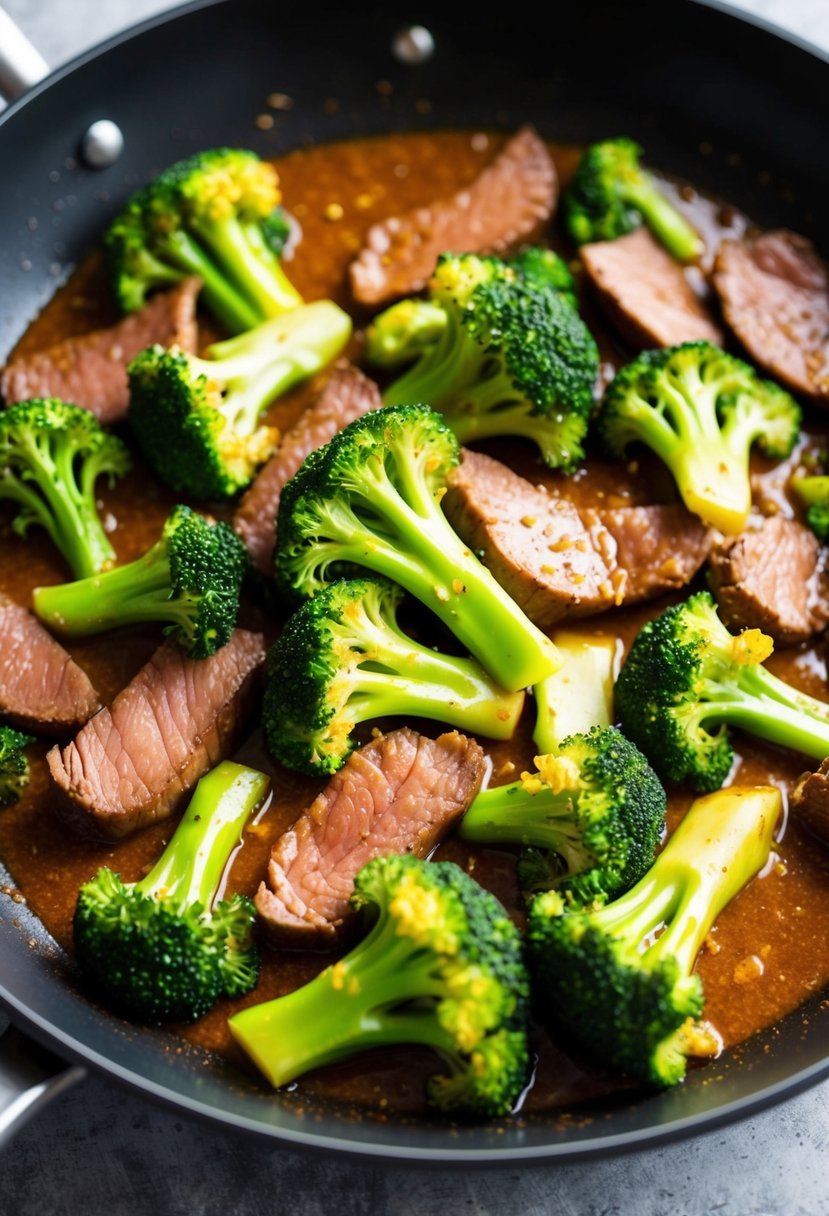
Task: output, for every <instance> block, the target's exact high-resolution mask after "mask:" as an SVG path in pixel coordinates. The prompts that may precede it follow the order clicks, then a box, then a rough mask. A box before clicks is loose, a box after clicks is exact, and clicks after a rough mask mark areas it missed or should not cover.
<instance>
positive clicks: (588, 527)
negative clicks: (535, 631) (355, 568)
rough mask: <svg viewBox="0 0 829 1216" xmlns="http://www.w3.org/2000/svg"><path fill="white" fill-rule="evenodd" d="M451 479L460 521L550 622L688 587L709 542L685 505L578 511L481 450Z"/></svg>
mask: <svg viewBox="0 0 829 1216" xmlns="http://www.w3.org/2000/svg"><path fill="white" fill-rule="evenodd" d="M449 486H450V488H449V492H448V493H447V495H446V497H445V498H444V500H443V506H444V509H445V511H446V514H447V516H448V518H449V520H450V522H451V523H452V525H453V527H454V528H455V530H456V531H457V532H458V533H459V535H460V536H461V537H462V538H463V539H464V541H466V543H467V544H468V545H469V547H470V549H474V550H475V551H476V552H481V553H482V554H483V562H484V564H485V565H486V566H488V567H489V569H490V570H491V571H492V574H493V575H494V576H495V578H496V579H497V580H498V582H499V583H500V584H501V586H502V587H503V588H504V589H505V591H507V592H508V594H509V595H511V596H512V598H513V599H514V600H515V601H516V603H518V604H519V605H520V606H521V608H523V610H524V612H526V614H527V616H528V617H529V618H530V620H531V621H534V622H535V624H536V625H539V626H540V627H541V628H542V629H545V628H549V627H550V626H551V625H555V624H556V623H557V622H558V621H561V620H563V619H564V618H565V617H577V616H590V615H593V614H595V613H597V612H603V611H604V610H605V609H606V608H610V607H612V606H613V605H618V604H621V603H635V602H637V601H639V600H644V599H649V598H650V597H651V596H654V595H659V594H660V593H661V592H663V591H667V590H670V589H674V588H677V587H682V586H684V585H685V584H686V583H687V582H689V581H690V579H692V578H693V576H694V575H695V574H696V572H697V570H698V569H699V568H700V566H701V565H702V563H703V562H704V560H705V558H706V556H707V554H708V549H709V547H710V534H709V532H708V531H707V529H706V528H704V527H703V526H702V524H700V522H699V520H698V519H697V518H696V517H695V516H693V515H691V514H690V512H688V511H686V510H685V508H684V507H682V506H680V505H678V504H671V505H668V506H652V507H623V508H620V509H618V510H612V511H595V510H583V511H581V512H579V511H577V510H576V508H575V507H574V506H573V504H572V503H570V502H568V501H567V500H566V499H563V498H553V497H551V496H550V495H548V494H545V493H543V492H542V491H541V490H538V489H536V488H535V486H532V485H530V483H529V482H528V481H525V480H524V478H523V477H519V476H518V474H517V473H513V472H512V471H511V470H510V469H508V468H506V467H505V466H504V465H502V464H500V463H499V462H498V461H497V460H492V459H490V457H488V456H484V455H482V454H481V453H480V452H470V451H464V455H463V460H462V462H461V464H460V466H459V467H458V468H457V469H455V470H454V471H453V473H452V475H451V477H450V481H449Z"/></svg>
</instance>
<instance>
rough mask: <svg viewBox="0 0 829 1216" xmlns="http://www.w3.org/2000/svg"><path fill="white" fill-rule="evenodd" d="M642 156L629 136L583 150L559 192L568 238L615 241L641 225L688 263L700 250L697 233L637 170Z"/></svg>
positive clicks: (701, 247)
mask: <svg viewBox="0 0 829 1216" xmlns="http://www.w3.org/2000/svg"><path fill="white" fill-rule="evenodd" d="M641 155H642V149H641V148H640V146H639V145H638V144H636V143H634V142H633V140H632V139H606V140H603V141H602V142H601V143H598V144H593V145H592V146H591V147H590V148H588V149H587V151H586V152H585V154H584V156H583V157H582V158H581V160H580V161H579V164H578V167H577V169H576V172H575V174H574V175H573V180H572V182H571V183H570V188H569V190H568V191H567V193H566V194H565V196H564V217H565V221H566V224H567V228H568V231H569V233H570V236H571V237H572V238H573V240H574V241H575V242H576V244H577V245H584V244H585V243H586V242H588V241H615V240H616V238H617V237H620V236H624V235H625V234H626V233H628V232H633V230H634V228H638V227H639V225H640V224H642V223H645V224H647V226H648V227H649V228H650V230H651V232H652V233H653V234H654V236H655V237H656V238H657V240H659V241H661V243H662V244H663V245H664V246H665V248H666V249H667V250H668V252H669V253H670V254H672V255H673V256H674V257H675V258H677V259H678V260H679V261H680V262H693V261H694V260H695V259H696V258H698V257H699V255H700V254H701V253H702V251H703V248H704V246H703V243H702V241H701V240H700V237H699V234H698V233H697V232H696V230H695V229H694V228H693V227H692V226H691V225H690V224H689V223H688V221H687V220H686V219H685V217H684V216H683V215H681V214H680V213H679V211H677V209H676V207H674V206H673V205H672V204H671V203H670V202H668V199H667V198H666V197H665V195H664V194H662V193H661V191H660V190H659V189H658V188H657V186H656V183H655V182H654V180H653V178H652V177H651V176H650V174H649V173H647V172H646V171H645V170H644V169H643V168H642V166H641V165H640V163H639V158H640V156H641Z"/></svg>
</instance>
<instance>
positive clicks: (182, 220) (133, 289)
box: [104, 148, 302, 333]
mask: <svg viewBox="0 0 829 1216" xmlns="http://www.w3.org/2000/svg"><path fill="white" fill-rule="evenodd" d="M279 202H280V192H279V179H278V177H277V173H276V170H275V169H274V167H273V165H271V164H268V162H267V161H262V160H260V159H259V157H258V156H256V155H255V153H253V152H250V151H247V150H244V149H239V148H214V149H210V150H209V151H206V152H199V153H197V154H196V155H194V156H190V157H188V158H187V159H186V160H182V161H178V162H177V163H176V164H174V165H171V166H170V167H169V168H168V169H165V170H164V172H163V173H160V174H159V175H158V177H156V178H154V179H153V181H151V182H150V183H149V184H148V185H147V186H145V187H144V188H143V189H142V190H140V191H138V192H137V193H136V194H134V195H133V196H132V198H131V199H130V200H129V201H128V203H127V205H126V206H125V207H124V209H123V210H122V211H121V213H120V214H119V215H118V216H117V217H116V218H115V220H113V222H112V224H111V225H110V227H109V228H108V230H107V232H106V235H105V238H104V247H105V250H106V254H107V263H108V266H109V271H110V278H111V281H112V285H113V288H114V291H115V294H116V297H117V299H118V302H119V303H120V305H121V307H122V308H123V309H124V311H126V312H130V311H132V310H134V309H135V308H139V307H141V305H142V304H143V303H144V301H145V299H146V296H147V293H148V291H150V290H152V289H153V288H155V287H158V286H163V285H165V284H168V283H170V282H175V281H177V280H178V279H181V278H183V277H184V276H185V275H188V274H197V275H200V276H201V278H202V279H203V281H204V288H203V295H202V298H203V299H204V301H205V303H206V304H207V306H208V308H210V310H211V311H212V312H213V313H214V314H215V315H216V317H217V318H218V319H219V320H220V321H221V322H223V324H225V325H226V326H227V327H228V328H229V329H230V330H231V331H232V332H234V333H240V332H242V331H244V330H247V329H251V328H253V327H254V326H256V325H258V324H260V323H261V322H262V321H265V320H267V319H268V318H269V317H273V316H277V315H278V314H279V313H281V312H284V311H286V310H287V309H290V308H295V307H296V306H297V305H298V304H300V303H301V302H302V301H301V297H300V296H299V294H298V292H297V291H296V289H295V288H294V287H293V286H292V284H291V283H290V282H289V281H288V279H287V277H286V275H285V272H284V270H283V269H282V267H281V265H280V262H279V256H278V255H279V253H280V252H281V249H282V247H283V246H284V243H285V240H286V238H287V233H288V230H289V225H288V222H287V220H286V217H285V215H284V213H283V212H281V211H279V210H278V204H279Z"/></svg>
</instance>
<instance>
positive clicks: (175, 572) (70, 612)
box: [33, 506, 247, 659]
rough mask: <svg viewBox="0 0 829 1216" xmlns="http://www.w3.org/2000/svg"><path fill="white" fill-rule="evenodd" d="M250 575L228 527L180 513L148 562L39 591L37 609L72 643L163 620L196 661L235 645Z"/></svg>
mask: <svg viewBox="0 0 829 1216" xmlns="http://www.w3.org/2000/svg"><path fill="white" fill-rule="evenodd" d="M246 569H247V550H246V549H245V546H244V545H243V544H242V542H241V540H239V538H238V536H237V535H236V533H235V532H234V531H233V530H232V529H231V528H229V527H228V525H227V524H224V523H214V522H211V521H209V520H207V519H205V518H204V516H202V515H198V514H197V513H196V512H195V511H192V510H191V509H190V507H185V506H178V507H174V508H173V510H172V511H171V512H170V515H169V516H168V518H167V522H166V523H165V525H164V529H163V531H162V533H161V536H160V537H159V539H158V540H157V541H156V543H155V544H154V545H153V546H152V548H150V549H148V550H147V552H146V553H144V554H143V556H141V557H139V558H137V559H136V560H135V561H133V562H129V563H128V564H127V565H126V566H117V567H115V568H114V569H112V570H107V571H106V572H105V573H104V574H97V575H93V577H91V578H85V579H81V580H80V581H78V582H75V583H62V584H60V585H58V586H53V587H36V588H35V591H34V595H33V604H34V610H35V612H36V613H37V615H38V616H39V617H40V619H41V620H42V621H43V622H44V624H46V625H48V627H49V628H50V629H52V630H54V632H56V633H63V634H66V635H67V636H68V637H87V636H89V635H90V634H95V633H103V632H104V631H105V630H107V629H116V628H118V627H119V626H122V625H134V624H136V623H138V622H142V621H163V622H164V623H165V624H166V629H165V633H168V634H172V636H173V637H174V638H175V640H176V641H177V642H178V643H179V644H180V645H181V646H183V647H184V649H185V650H186V651H187V653H188V654H189V655H190V657H191V658H194V659H205V658H207V656H208V655H211V654H213V653H215V651H217V650H218V649H219V648H220V647H222V646H224V644H225V643H226V642H227V641H228V640H229V639H230V635H231V633H232V632H233V629H234V626H235V624H236V617H237V616H238V614H239V594H240V591H241V586H242V579H243V577H244V574H245V570H246Z"/></svg>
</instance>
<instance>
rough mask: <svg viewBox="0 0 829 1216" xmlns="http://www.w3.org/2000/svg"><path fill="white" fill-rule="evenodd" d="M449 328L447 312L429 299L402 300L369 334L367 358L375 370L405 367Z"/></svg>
mask: <svg viewBox="0 0 829 1216" xmlns="http://www.w3.org/2000/svg"><path fill="white" fill-rule="evenodd" d="M445 328H446V313H445V312H444V310H443V309H442V308H441V307H440V306H439V305H438V304H432V303H431V302H430V301H429V300H418V299H411V300H398V302H397V303H396V304H392V306H391V308H387V309H386V310H385V312H381V313H379V314H378V315H377V316H376V317H375V318H374V320H373V321H372V323H371V325H369V327H368V329H367V331H366V359H367V360H368V362H369V363H370V364H372V365H373V366H374V367H386V368H398V367H405V366H406V364H407V363H411V362H412V361H413V360H414V359H418V358H419V357H420V356H421V355H422V354H423V352H424V351H426V350H429V349H431V347H432V346H434V344H435V342H436V341H437V340H438V338H439V337H440V336H441V334H442V333H443V331H444V329H445Z"/></svg>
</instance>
